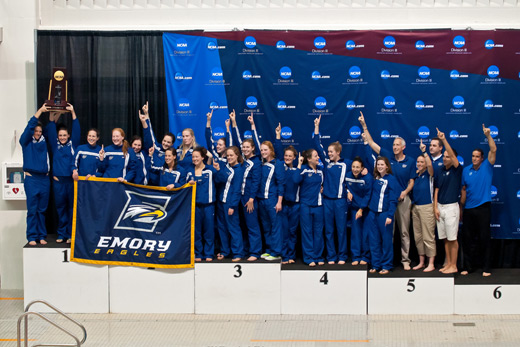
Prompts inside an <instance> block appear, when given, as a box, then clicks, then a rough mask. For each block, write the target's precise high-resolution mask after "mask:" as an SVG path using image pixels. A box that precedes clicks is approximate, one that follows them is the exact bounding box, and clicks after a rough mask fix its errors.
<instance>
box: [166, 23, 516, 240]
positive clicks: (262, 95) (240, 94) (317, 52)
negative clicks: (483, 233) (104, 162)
mask: <svg viewBox="0 0 520 347" xmlns="http://www.w3.org/2000/svg"><path fill="white" fill-rule="evenodd" d="M163 42H164V55H165V65H166V82H167V92H168V107H169V111H170V114H169V119H170V131H171V132H173V133H178V132H180V131H181V130H182V129H183V128H193V130H194V131H195V134H196V135H197V139H199V142H203V141H200V140H201V136H202V134H203V131H204V127H205V126H204V124H205V122H206V116H205V114H206V112H208V111H209V109H210V107H211V106H210V105H213V106H214V107H216V104H218V108H216V111H215V112H214V113H213V120H212V128H213V135H214V137H215V138H218V137H221V136H222V131H221V130H223V129H225V126H224V119H226V118H227V117H228V113H229V111H231V110H232V109H235V110H236V114H237V123H238V126H239V128H240V130H241V133H242V134H244V136H245V137H247V136H248V134H247V131H249V130H250V126H249V122H248V121H247V116H248V115H249V114H251V113H253V114H254V116H255V120H256V128H257V130H258V133H259V136H260V138H261V140H270V141H274V137H275V132H274V129H275V127H276V126H277V125H278V123H279V122H280V123H281V125H282V134H281V135H282V141H283V143H284V144H285V145H286V146H288V145H293V146H295V147H296V149H297V150H298V151H303V150H305V149H308V148H311V147H312V141H311V135H312V133H313V130H314V124H313V121H314V119H315V118H316V117H319V116H321V126H320V131H321V135H322V139H323V144H324V146H327V145H328V144H330V143H331V142H333V141H339V142H340V143H341V144H342V145H343V151H342V156H343V157H344V158H353V157H354V156H355V155H359V154H362V153H363V140H362V138H361V127H360V124H359V122H358V116H359V112H360V111H362V112H363V113H364V115H365V119H366V121H367V124H368V127H369V130H370V132H371V134H372V137H373V138H374V140H375V141H376V142H377V143H378V144H379V145H381V146H382V147H384V148H387V149H389V150H391V148H392V142H393V139H394V138H395V137H396V136H401V137H403V138H404V139H405V140H406V143H407V145H406V149H405V154H406V155H410V156H412V157H414V158H415V157H417V156H418V155H419V143H420V142H421V141H423V142H424V143H426V144H427V145H428V144H429V142H430V140H431V139H432V138H433V137H435V136H436V135H437V131H436V128H437V127H438V128H439V129H440V130H441V131H443V132H444V133H446V135H447V136H449V141H450V144H451V146H452V147H453V148H455V149H456V150H457V152H458V154H459V161H460V162H461V163H463V165H471V153H472V150H473V149H475V148H482V149H483V150H484V153H485V156H487V153H488V151H489V146H488V144H487V140H486V138H485V136H484V134H483V133H482V124H485V125H486V127H489V128H490V129H491V135H492V137H493V138H494V140H495V142H496V144H497V148H498V151H497V159H496V163H495V165H494V170H493V182H492V184H493V186H492V189H491V196H492V220H491V230H492V233H493V237H494V238H501V239H508V238H520V160H518V157H517V156H516V150H515V148H518V146H520V98H518V96H517V95H518V91H519V90H520V80H519V79H520V46H519V45H518V44H517V43H518V42H520V31H519V30H493V31H477V30H473V31H464V30H459V31H456V30H423V31H420V30H417V31H327V32H325V31H323V32H317V31H248V30H246V31H234V32H193V33H183V34H176V33H165V34H164V35H163ZM183 76H184V77H186V76H187V77H188V78H184V77H183ZM187 99H188V100H189V102H185V101H186V100H187ZM214 100H218V102H216V104H214V103H213V101H214ZM215 130H217V131H215Z"/></svg>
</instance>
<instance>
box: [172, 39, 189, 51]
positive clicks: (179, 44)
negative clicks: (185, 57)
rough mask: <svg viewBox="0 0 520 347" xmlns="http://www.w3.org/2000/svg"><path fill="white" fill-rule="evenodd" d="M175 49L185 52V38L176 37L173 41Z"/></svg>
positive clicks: (186, 43)
mask: <svg viewBox="0 0 520 347" xmlns="http://www.w3.org/2000/svg"><path fill="white" fill-rule="evenodd" d="M175 49H176V50H177V51H179V52H186V51H187V50H188V42H187V41H186V40H185V39H177V41H175Z"/></svg>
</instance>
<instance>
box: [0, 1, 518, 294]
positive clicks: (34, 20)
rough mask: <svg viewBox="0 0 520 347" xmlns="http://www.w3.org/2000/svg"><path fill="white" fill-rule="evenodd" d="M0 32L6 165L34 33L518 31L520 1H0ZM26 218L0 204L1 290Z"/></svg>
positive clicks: (27, 98)
mask: <svg viewBox="0 0 520 347" xmlns="http://www.w3.org/2000/svg"><path fill="white" fill-rule="evenodd" d="M0 27H2V28H3V42H1V43H0V105H1V111H0V122H1V123H0V124H2V126H0V161H1V162H4V161H20V160H21V148H20V146H19V145H18V138H19V135H20V133H21V132H22V131H23V129H24V127H25V125H26V122H27V120H28V118H29V117H30V116H31V115H32V113H33V112H34V111H35V109H36V107H37V105H36V102H35V71H34V37H35V35H34V30H35V29H63V30H71V29H79V30H82V29H84V30H86V29H89V30H92V29H99V30H188V29H206V30H232V29H234V28H238V29H244V28H246V29H300V30H317V29H320V30H339V29H410V28H418V29H420V28H425V29H428V28H453V29H465V28H473V29H494V28H520V0H39V1H38V0H32V1H31V0H23V1H20V0H2V1H0ZM39 102H41V101H39ZM39 102H38V103H39ZM2 179H3V178H2ZM24 210H25V202H21V201H4V200H1V199H0V281H1V287H2V288H5V289H16V288H22V285H23V283H22V278H23V277H22V263H21V254H22V246H23V244H24V243H25V218H24V213H25V212H24Z"/></svg>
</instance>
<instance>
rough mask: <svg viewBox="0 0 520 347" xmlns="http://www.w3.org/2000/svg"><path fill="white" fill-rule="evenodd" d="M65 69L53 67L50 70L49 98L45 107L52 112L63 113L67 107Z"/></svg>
mask: <svg viewBox="0 0 520 347" xmlns="http://www.w3.org/2000/svg"><path fill="white" fill-rule="evenodd" d="M67 87H68V84H67V69H66V68H62V67H55V68H53V69H52V79H51V80H50V83H49V97H48V99H47V100H45V106H47V107H48V108H49V109H51V110H52V111H58V112H60V111H65V112H66V110H65V109H66V107H67V102H68V100H67Z"/></svg>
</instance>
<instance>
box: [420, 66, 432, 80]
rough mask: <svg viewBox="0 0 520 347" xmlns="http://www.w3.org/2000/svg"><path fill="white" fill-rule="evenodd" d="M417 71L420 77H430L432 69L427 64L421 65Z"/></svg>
mask: <svg viewBox="0 0 520 347" xmlns="http://www.w3.org/2000/svg"><path fill="white" fill-rule="evenodd" d="M417 72H418V74H419V77H420V78H428V77H430V69H429V68H428V67H427V66H421V67H420V68H419V70H417Z"/></svg>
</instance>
